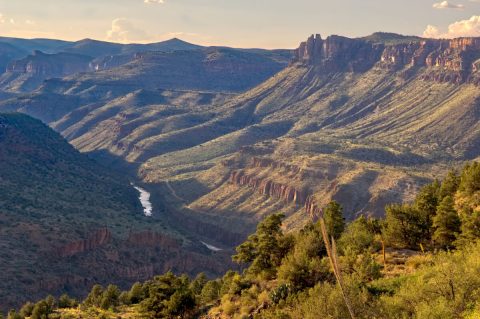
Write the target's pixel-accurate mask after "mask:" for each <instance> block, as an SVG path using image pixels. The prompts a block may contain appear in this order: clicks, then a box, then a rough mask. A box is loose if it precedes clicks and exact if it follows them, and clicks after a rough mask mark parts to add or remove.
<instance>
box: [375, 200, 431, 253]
mask: <svg viewBox="0 0 480 319" xmlns="http://www.w3.org/2000/svg"><path fill="white" fill-rule="evenodd" d="M429 232H430V230H429V228H428V227H427V226H426V224H425V220H424V219H423V218H422V216H421V214H419V213H418V211H417V210H416V209H415V208H414V207H412V206H410V205H399V204H393V205H389V206H387V207H386V208H385V225H384V229H383V237H384V239H385V241H386V242H387V243H388V244H390V245H392V246H394V247H398V248H411V249H418V248H419V245H420V244H421V243H424V242H426V241H427V240H429V239H430V236H429Z"/></svg>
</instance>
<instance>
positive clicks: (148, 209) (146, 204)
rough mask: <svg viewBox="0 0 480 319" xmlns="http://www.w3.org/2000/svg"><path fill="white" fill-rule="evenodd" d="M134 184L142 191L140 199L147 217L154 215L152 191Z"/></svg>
mask: <svg viewBox="0 0 480 319" xmlns="http://www.w3.org/2000/svg"><path fill="white" fill-rule="evenodd" d="M132 186H133V188H135V189H136V190H137V191H138V192H139V193H140V196H139V197H138V198H139V199H140V203H141V204H142V206H143V213H144V214H145V216H147V217H150V216H152V209H153V206H152V203H151V202H150V193H149V192H147V191H146V190H144V189H143V188H141V187H138V186H135V185H133V184H132Z"/></svg>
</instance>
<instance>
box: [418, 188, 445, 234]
mask: <svg viewBox="0 0 480 319" xmlns="http://www.w3.org/2000/svg"><path fill="white" fill-rule="evenodd" d="M439 193H440V183H439V182H438V180H435V181H434V182H433V183H431V184H428V185H425V186H424V187H422V188H421V189H420V192H419V193H418V194H417V196H416V197H415V203H414V208H415V211H416V212H417V214H418V217H419V218H420V221H421V222H422V223H423V228H424V229H425V231H426V234H425V236H426V239H430V236H431V235H432V234H431V229H432V224H433V217H434V216H435V214H436V213H437V206H438V204H439Z"/></svg>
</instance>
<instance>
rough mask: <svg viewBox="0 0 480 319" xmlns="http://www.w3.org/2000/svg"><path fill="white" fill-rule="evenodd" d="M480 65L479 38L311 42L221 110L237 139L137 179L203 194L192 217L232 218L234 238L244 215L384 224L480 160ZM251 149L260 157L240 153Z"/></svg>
mask: <svg viewBox="0 0 480 319" xmlns="http://www.w3.org/2000/svg"><path fill="white" fill-rule="evenodd" d="M479 58H480V39H475V38H473V39H457V40H452V41H440V40H421V39H418V40H417V41H415V42H411V41H407V42H406V43H400V44H384V43H375V42H374V41H373V42H370V41H365V40H362V39H348V38H343V37H337V36H332V37H329V38H328V39H326V40H322V39H321V38H320V37H319V36H317V37H311V38H310V39H309V40H308V41H307V42H306V43H303V44H302V45H301V46H300V48H299V49H298V50H297V52H296V57H295V59H294V61H293V62H292V64H291V66H290V67H289V68H287V69H285V70H284V71H282V72H280V73H279V74H277V75H276V76H275V77H273V78H271V79H270V80H268V81H267V82H265V83H264V84H262V85H260V86H259V87H257V88H255V89H253V90H251V91H248V92H246V93H245V94H242V95H240V96H238V97H235V98H233V99H232V100H231V101H230V102H229V103H228V104H227V105H225V106H222V107H220V108H221V109H222V110H224V112H227V113H228V112H232V110H236V111H237V112H239V113H240V114H241V115H238V116H240V118H244V119H248V120H247V121H244V122H243V123H242V125H243V126H241V127H242V128H241V130H240V131H236V132H232V133H229V135H227V136H228V137H227V136H222V137H219V138H216V139H214V140H211V141H208V142H203V143H202V145H201V146H195V147H192V148H188V149H185V150H179V151H175V152H169V153H167V154H163V155H160V156H158V157H155V158H151V159H150V160H148V161H147V162H146V163H145V164H144V165H142V167H141V168H140V174H141V176H143V177H144V178H145V179H146V180H148V181H150V182H157V183H158V182H160V181H163V180H165V179H170V180H172V179H173V180H175V181H176V182H174V183H173V182H172V181H170V186H172V185H173V189H174V190H175V192H176V194H195V195H196V196H195V195H194V196H192V195H190V196H188V195H186V196H184V199H186V201H185V203H184V204H186V205H187V206H188V208H189V209H190V210H191V213H204V214H205V212H208V214H206V215H216V216H223V217H227V218H226V220H225V222H224V224H223V225H224V227H226V228H228V229H239V228H241V227H242V226H240V225H242V224H241V223H239V222H238V220H236V222H235V223H234V224H235V226H233V224H231V223H229V219H230V220H233V219H234V218H239V217H240V216H243V217H240V218H241V219H242V220H243V222H244V225H245V227H246V229H249V230H252V229H253V225H254V223H255V222H256V221H258V220H259V219H260V218H261V216H264V215H265V214H269V213H271V212H275V211H283V212H285V213H286V214H287V216H289V220H288V221H287V223H289V224H290V225H292V226H295V225H301V224H302V221H303V222H304V221H305V220H306V219H308V216H309V213H310V212H311V211H312V210H318V209H319V208H320V207H322V205H324V204H325V203H326V202H328V201H329V200H330V199H336V200H339V201H340V202H341V203H342V204H343V205H344V206H345V208H346V211H347V214H348V215H349V216H351V217H353V216H355V215H357V214H359V213H366V214H375V215H381V214H382V213H383V206H384V204H385V203H386V202H389V201H396V200H400V199H401V198H402V199H404V200H408V199H409V198H411V194H412V191H414V190H415V189H416V188H417V187H418V186H419V185H422V184H423V183H425V182H426V181H427V180H429V179H431V178H434V177H436V176H438V175H441V174H443V173H442V171H443V170H444V169H443V167H444V166H445V163H446V162H449V161H463V160H466V159H472V158H476V157H478V155H479V152H480V150H479V144H478V143H479V140H480V135H479V133H480V126H479V113H478V109H479V101H480V90H478V83H479V82H478V78H479V75H480V74H479V73H478V71H479V69H478V67H477V63H478V59H479ZM280 122H281V123H290V125H291V127H290V128H289V129H288V130H287V131H286V132H282V131H281V130H275V129H272V130H273V131H275V132H277V133H278V135H277V137H281V138H279V139H273V140H269V139H267V140H264V141H262V142H261V143H258V142H259V140H258V139H242V142H243V143H242V144H238V143H237V141H238V138H236V137H234V136H235V135H238V134H243V133H242V132H245V130H248V129H250V128H252V127H253V126H252V125H255V126H262V127H269V126H270V127H271V125H274V124H276V123H280ZM242 145H243V146H248V145H253V147H245V148H244V149H243V150H241V151H240V152H238V153H237V154H234V155H231V154H232V151H231V150H232V149H238V148H239V147H241V146H242ZM259 163H267V164H259ZM206 168H208V169H209V170H207V171H205V169H206ZM186 180H190V181H191V184H192V185H196V186H194V188H197V189H203V190H204V191H203V192H200V193H198V192H194V190H193V189H192V187H190V186H189V183H188V182H184V181H186ZM267 199H268V200H267ZM266 200H267V201H266ZM218 221H219V222H220V223H223V221H222V220H221V219H218Z"/></svg>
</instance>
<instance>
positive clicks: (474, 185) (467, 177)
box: [458, 162, 480, 195]
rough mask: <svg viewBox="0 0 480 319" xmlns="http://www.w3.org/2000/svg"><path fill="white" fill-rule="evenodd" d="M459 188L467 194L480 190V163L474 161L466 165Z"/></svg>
mask: <svg viewBox="0 0 480 319" xmlns="http://www.w3.org/2000/svg"><path fill="white" fill-rule="evenodd" d="M458 189H459V190H460V191H461V192H463V193H465V194H467V195H472V194H473V193H475V192H477V191H479V190H480V163H477V162H473V163H471V164H467V165H465V167H464V168H463V171H462V175H461V177H460V185H459V187H458Z"/></svg>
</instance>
